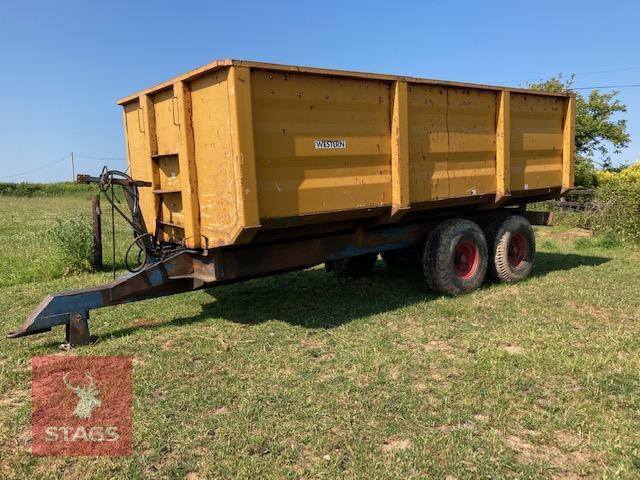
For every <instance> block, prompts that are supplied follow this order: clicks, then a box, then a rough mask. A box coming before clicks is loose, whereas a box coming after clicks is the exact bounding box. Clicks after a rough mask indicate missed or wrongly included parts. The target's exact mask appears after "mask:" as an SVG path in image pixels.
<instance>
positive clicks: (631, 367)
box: [0, 196, 640, 480]
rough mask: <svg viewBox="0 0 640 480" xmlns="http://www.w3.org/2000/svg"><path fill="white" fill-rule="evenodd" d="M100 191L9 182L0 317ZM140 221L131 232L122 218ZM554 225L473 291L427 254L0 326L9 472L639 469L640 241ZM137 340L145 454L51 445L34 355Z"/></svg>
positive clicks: (24, 295)
mask: <svg viewBox="0 0 640 480" xmlns="http://www.w3.org/2000/svg"><path fill="white" fill-rule="evenodd" d="M87 209H88V204H87V200H85V199H83V198H82V197H79V196H75V197H59V198H55V199H47V198H19V197H14V198H7V197H0V218H2V222H1V225H0V273H1V275H0V312H2V313H1V314H0V318H1V321H0V327H1V329H2V330H3V331H7V330H11V329H13V328H15V327H17V326H18V325H19V324H20V323H21V322H22V320H23V319H24V318H25V317H26V315H27V314H28V313H29V312H30V310H31V309H32V308H33V307H34V306H36V305H37V304H38V303H39V302H40V300H41V299H42V298H43V297H44V296H45V295H46V294H48V293H50V292H54V291H60V290H65V289H71V288H78V287H81V286H86V285H94V284H100V283H103V282H106V281H108V280H109V278H110V273H109V272H102V273H97V274H93V275H80V276H67V277H63V278H60V277H59V275H60V274H61V272H62V269H63V266H62V265H60V264H59V262H58V263H56V262H57V261H56V260H55V249H54V247H53V245H52V244H51V243H50V242H48V241H46V240H42V239H43V238H45V237H46V235H45V232H46V231H47V230H48V229H50V228H51V225H52V222H53V219H54V218H55V217H56V216H58V215H65V214H68V213H71V212H73V211H84V210H87ZM122 238H124V237H122ZM606 246H607V244H606V243H602V242H600V241H599V240H598V239H594V238H591V237H590V236H589V235H588V234H587V233H586V232H584V231H578V230H567V229H563V228H560V227H552V228H547V229H540V230H539V231H538V249H539V255H538V261H537V265H536V269H535V272H534V275H533V276H532V278H530V279H529V280H527V281H526V282H523V283H521V284H516V285H508V286H505V285H487V286H486V287H484V288H482V289H480V290H478V291H476V292H474V293H473V294H471V295H468V296H465V297H460V298H444V297H438V296H435V295H433V294H432V293H429V292H427V291H426V287H425V281H424V279H423V277H422V274H421V272H420V271H419V270H418V269H416V270H415V271H411V270H409V271H406V272H401V273H398V272H395V271H390V270H387V269H386V268H385V267H384V265H383V264H382V263H381V262H380V263H379V264H378V265H377V267H376V269H375V270H374V272H373V274H372V275H370V276H367V277H365V278H361V279H356V280H343V279H336V278H335V277H333V276H332V275H329V274H327V273H325V272H324V271H323V269H321V268H315V269H311V270H307V271H303V272H297V273H291V274H287V275H282V276H278V277H273V278H268V279H260V280H253V281H250V282H247V283H243V284H238V285H231V286H225V287H219V288H217V289H215V290H212V291H210V292H204V291H201V292H194V293H190V294H184V295H178V296H174V297H167V298H163V299H157V300H151V301H145V302H140V303H136V304H131V305H127V306H118V307H112V308H108V309H104V310H101V311H96V312H95V313H93V314H92V320H91V325H92V331H93V333H94V334H97V335H99V336H100V337H101V341H100V342H99V343H98V344H96V345H93V346H90V347H83V348H78V349H76V350H75V351H72V352H60V351H59V350H58V345H59V343H60V341H61V340H62V338H63V335H64V332H63V329H55V330H54V331H53V332H51V333H48V334H44V335H40V336H35V337H28V338H24V339H17V340H11V341H10V340H6V339H4V338H3V339H1V340H0V372H1V373H0V476H2V477H3V478H13V477H20V478H25V477H29V478H65V479H72V478H84V477H91V478H96V479H103V478H184V477H186V478H189V479H191V480H194V479H198V478H283V477H284V478H401V479H407V478H448V479H455V478H458V479H462V478H479V477H480V478H567V479H575V478H582V477H589V478H638V477H640V433H639V432H640V416H639V413H640V335H639V333H640V276H639V274H638V265H639V263H640V252H639V251H638V249H631V248H628V249H627V248H620V247H615V248H606ZM42 354H58V355H114V354H117V355H131V356H132V357H133V358H134V374H133V395H134V424H133V425H134V447H133V448H134V455H133V456H131V457H125V458H107V457H102V458H67V457H39V458H36V457H33V456H32V455H31V453H30V408H31V403H30V359H31V357H32V356H34V355H42Z"/></svg>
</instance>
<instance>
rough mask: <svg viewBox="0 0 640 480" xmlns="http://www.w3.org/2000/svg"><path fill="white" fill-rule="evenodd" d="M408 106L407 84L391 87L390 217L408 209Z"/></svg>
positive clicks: (398, 82) (401, 213)
mask: <svg viewBox="0 0 640 480" xmlns="http://www.w3.org/2000/svg"><path fill="white" fill-rule="evenodd" d="M409 206H410V197H409V106H408V93H407V82H402V81H397V82H395V83H394V85H393V99H392V110H391V217H392V218H400V217H402V215H403V214H404V213H405V211H406V210H408V209H409Z"/></svg>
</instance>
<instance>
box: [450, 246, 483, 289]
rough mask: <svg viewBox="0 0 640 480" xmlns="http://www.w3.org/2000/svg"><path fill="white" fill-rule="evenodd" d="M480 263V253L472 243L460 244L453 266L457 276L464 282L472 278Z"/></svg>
mask: <svg viewBox="0 0 640 480" xmlns="http://www.w3.org/2000/svg"><path fill="white" fill-rule="evenodd" d="M479 262H480V252H479V251H478V247H476V246H475V245H474V244H473V243H472V242H471V241H469V240H464V241H462V242H460V243H459V244H458V246H457V247H456V250H455V254H454V259H453V266H454V268H455V271H456V275H457V276H458V277H459V278H462V279H463V280H466V279H468V278H471V277H472V276H473V274H474V273H476V270H478V263H479Z"/></svg>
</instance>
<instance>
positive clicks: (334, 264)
mask: <svg viewBox="0 0 640 480" xmlns="http://www.w3.org/2000/svg"><path fill="white" fill-rule="evenodd" d="M377 259H378V254H377V253H372V254H369V255H359V256H357V257H349V258H342V259H340V260H332V261H330V262H327V263H326V264H325V266H326V269H327V271H329V272H331V271H333V272H335V274H336V275H337V276H338V277H357V276H360V275H365V274H367V273H369V272H370V271H371V269H372V268H373V266H374V265H375V264H376V260H377Z"/></svg>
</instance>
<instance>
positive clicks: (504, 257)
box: [487, 215, 536, 282]
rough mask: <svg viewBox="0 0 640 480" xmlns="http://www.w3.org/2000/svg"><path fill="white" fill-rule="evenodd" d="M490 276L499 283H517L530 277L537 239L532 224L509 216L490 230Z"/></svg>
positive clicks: (495, 223)
mask: <svg viewBox="0 0 640 480" xmlns="http://www.w3.org/2000/svg"><path fill="white" fill-rule="evenodd" d="M487 242H488V244H489V258H490V261H489V273H490V275H491V277H492V278H493V279H494V280H498V281H500V282H517V281H519V280H524V279H525V278H527V277H528V276H529V274H530V273H531V270H532V269H533V264H534V262H535V257H536V239H535V235H534V234H533V228H532V227H531V224H530V223H529V221H528V220H527V219H526V218H524V217H523V216H521V215H510V216H508V217H506V218H503V219H501V220H499V221H496V222H494V223H491V224H489V226H488V227H487Z"/></svg>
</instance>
